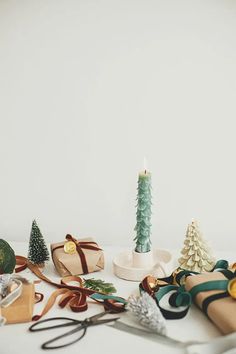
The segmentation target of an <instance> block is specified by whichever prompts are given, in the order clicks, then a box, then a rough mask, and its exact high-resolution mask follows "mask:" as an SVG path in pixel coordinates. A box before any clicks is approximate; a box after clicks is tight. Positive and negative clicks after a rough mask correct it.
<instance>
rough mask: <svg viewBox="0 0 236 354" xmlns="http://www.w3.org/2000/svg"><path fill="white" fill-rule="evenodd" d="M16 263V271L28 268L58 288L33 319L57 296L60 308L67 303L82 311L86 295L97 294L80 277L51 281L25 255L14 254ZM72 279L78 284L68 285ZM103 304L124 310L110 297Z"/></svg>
mask: <svg viewBox="0 0 236 354" xmlns="http://www.w3.org/2000/svg"><path fill="white" fill-rule="evenodd" d="M16 265H20V267H16V269H18V270H17V271H18V272H19V271H21V270H23V269H26V268H29V269H30V270H31V271H32V272H33V273H34V274H35V275H36V276H37V277H38V278H39V279H41V280H43V281H45V282H46V283H48V284H51V285H53V286H55V287H57V288H58V289H57V290H55V291H54V292H53V293H52V294H51V296H50V297H49V299H48V302H47V304H46V305H45V307H44V309H43V311H42V312H41V314H40V315H35V316H33V318H32V320H33V321H37V320H39V319H40V318H41V317H42V316H43V315H45V314H46V313H47V312H48V311H49V310H50V309H51V307H52V306H53V305H54V303H55V302H56V300H57V298H58V297H59V296H60V297H61V298H60V300H59V303H58V304H59V306H60V307H61V308H63V307H65V306H66V305H68V306H69V307H70V308H71V310H72V311H74V312H82V311H86V310H87V308H88V304H87V297H88V296H89V295H92V294H95V293H96V294H99V292H98V291H94V290H91V289H87V288H84V287H83V281H82V279H81V278H80V277H76V276H67V277H64V278H62V279H61V283H60V284H59V283H55V282H53V281H51V280H50V279H49V278H47V277H46V276H45V275H43V274H42V272H41V271H40V270H39V268H38V267H37V265H35V264H33V263H30V262H29V261H28V259H27V258H26V257H23V256H16ZM19 269H20V270H19ZM72 281H73V282H78V283H79V286H75V285H69V283H70V282H72ZM42 299H43V297H41V299H40V300H42ZM103 305H104V307H105V309H110V310H112V311H114V312H122V311H124V306H121V305H120V304H119V303H116V302H114V300H112V299H109V300H105V301H104V303H103Z"/></svg>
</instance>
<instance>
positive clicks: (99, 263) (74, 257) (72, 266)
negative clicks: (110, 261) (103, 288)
mask: <svg viewBox="0 0 236 354" xmlns="http://www.w3.org/2000/svg"><path fill="white" fill-rule="evenodd" d="M76 241H77V242H78V244H80V242H84V243H87V244H88V245H89V244H90V242H93V243H91V245H92V246H96V247H97V248H99V246H98V245H97V244H96V243H95V244H94V240H93V239H92V238H84V239H80V240H76ZM65 242H67V241H65ZM65 242H60V243H54V244H52V245H51V253H52V259H53V262H54V265H55V267H56V269H57V271H58V273H59V274H60V276H61V277H65V276H68V275H81V274H85V273H84V271H83V266H82V262H81V256H80V254H79V253H78V252H76V253H74V254H69V253H66V252H65V251H64V244H65ZM81 248H82V252H83V254H84V256H85V260H86V263H87V268H88V272H87V273H92V272H97V271H99V270H102V269H104V254H103V251H102V250H101V249H99V250H93V249H86V248H83V246H82V244H81Z"/></svg>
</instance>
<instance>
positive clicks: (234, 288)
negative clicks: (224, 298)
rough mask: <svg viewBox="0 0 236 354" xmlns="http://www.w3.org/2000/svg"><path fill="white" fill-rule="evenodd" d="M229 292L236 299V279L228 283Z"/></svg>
mask: <svg viewBox="0 0 236 354" xmlns="http://www.w3.org/2000/svg"><path fill="white" fill-rule="evenodd" d="M228 293H229V294H230V296H231V297H232V298H233V299H236V279H235V278H234V279H231V280H230V281H229V284H228Z"/></svg>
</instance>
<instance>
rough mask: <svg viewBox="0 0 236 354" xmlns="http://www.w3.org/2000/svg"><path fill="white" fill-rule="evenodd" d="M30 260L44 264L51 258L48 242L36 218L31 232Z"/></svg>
mask: <svg viewBox="0 0 236 354" xmlns="http://www.w3.org/2000/svg"><path fill="white" fill-rule="evenodd" d="M28 260H29V261H30V262H31V263H33V264H37V265H44V262H45V261H48V260H49V252H48V249H47V246H46V243H45V241H44V238H43V235H42V234H41V231H40V229H39V227H38V225H37V223H36V221H35V220H34V221H33V223H32V228H31V233H30V241H29V251H28Z"/></svg>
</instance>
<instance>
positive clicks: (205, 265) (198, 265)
mask: <svg viewBox="0 0 236 354" xmlns="http://www.w3.org/2000/svg"><path fill="white" fill-rule="evenodd" d="M181 254H182V256H181V257H180V259H179V264H180V267H181V268H183V269H186V270H190V271H193V272H198V273H201V272H204V271H211V270H212V268H213V267H214V265H215V262H214V258H213V257H212V255H211V254H210V250H209V248H208V246H207V244H206V242H205V241H204V240H203V238H202V235H201V233H200V230H199V227H198V224H197V222H196V221H195V220H193V221H192V223H191V224H190V225H188V229H187V233H186V239H185V241H184V247H183V249H182V251H181Z"/></svg>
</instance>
